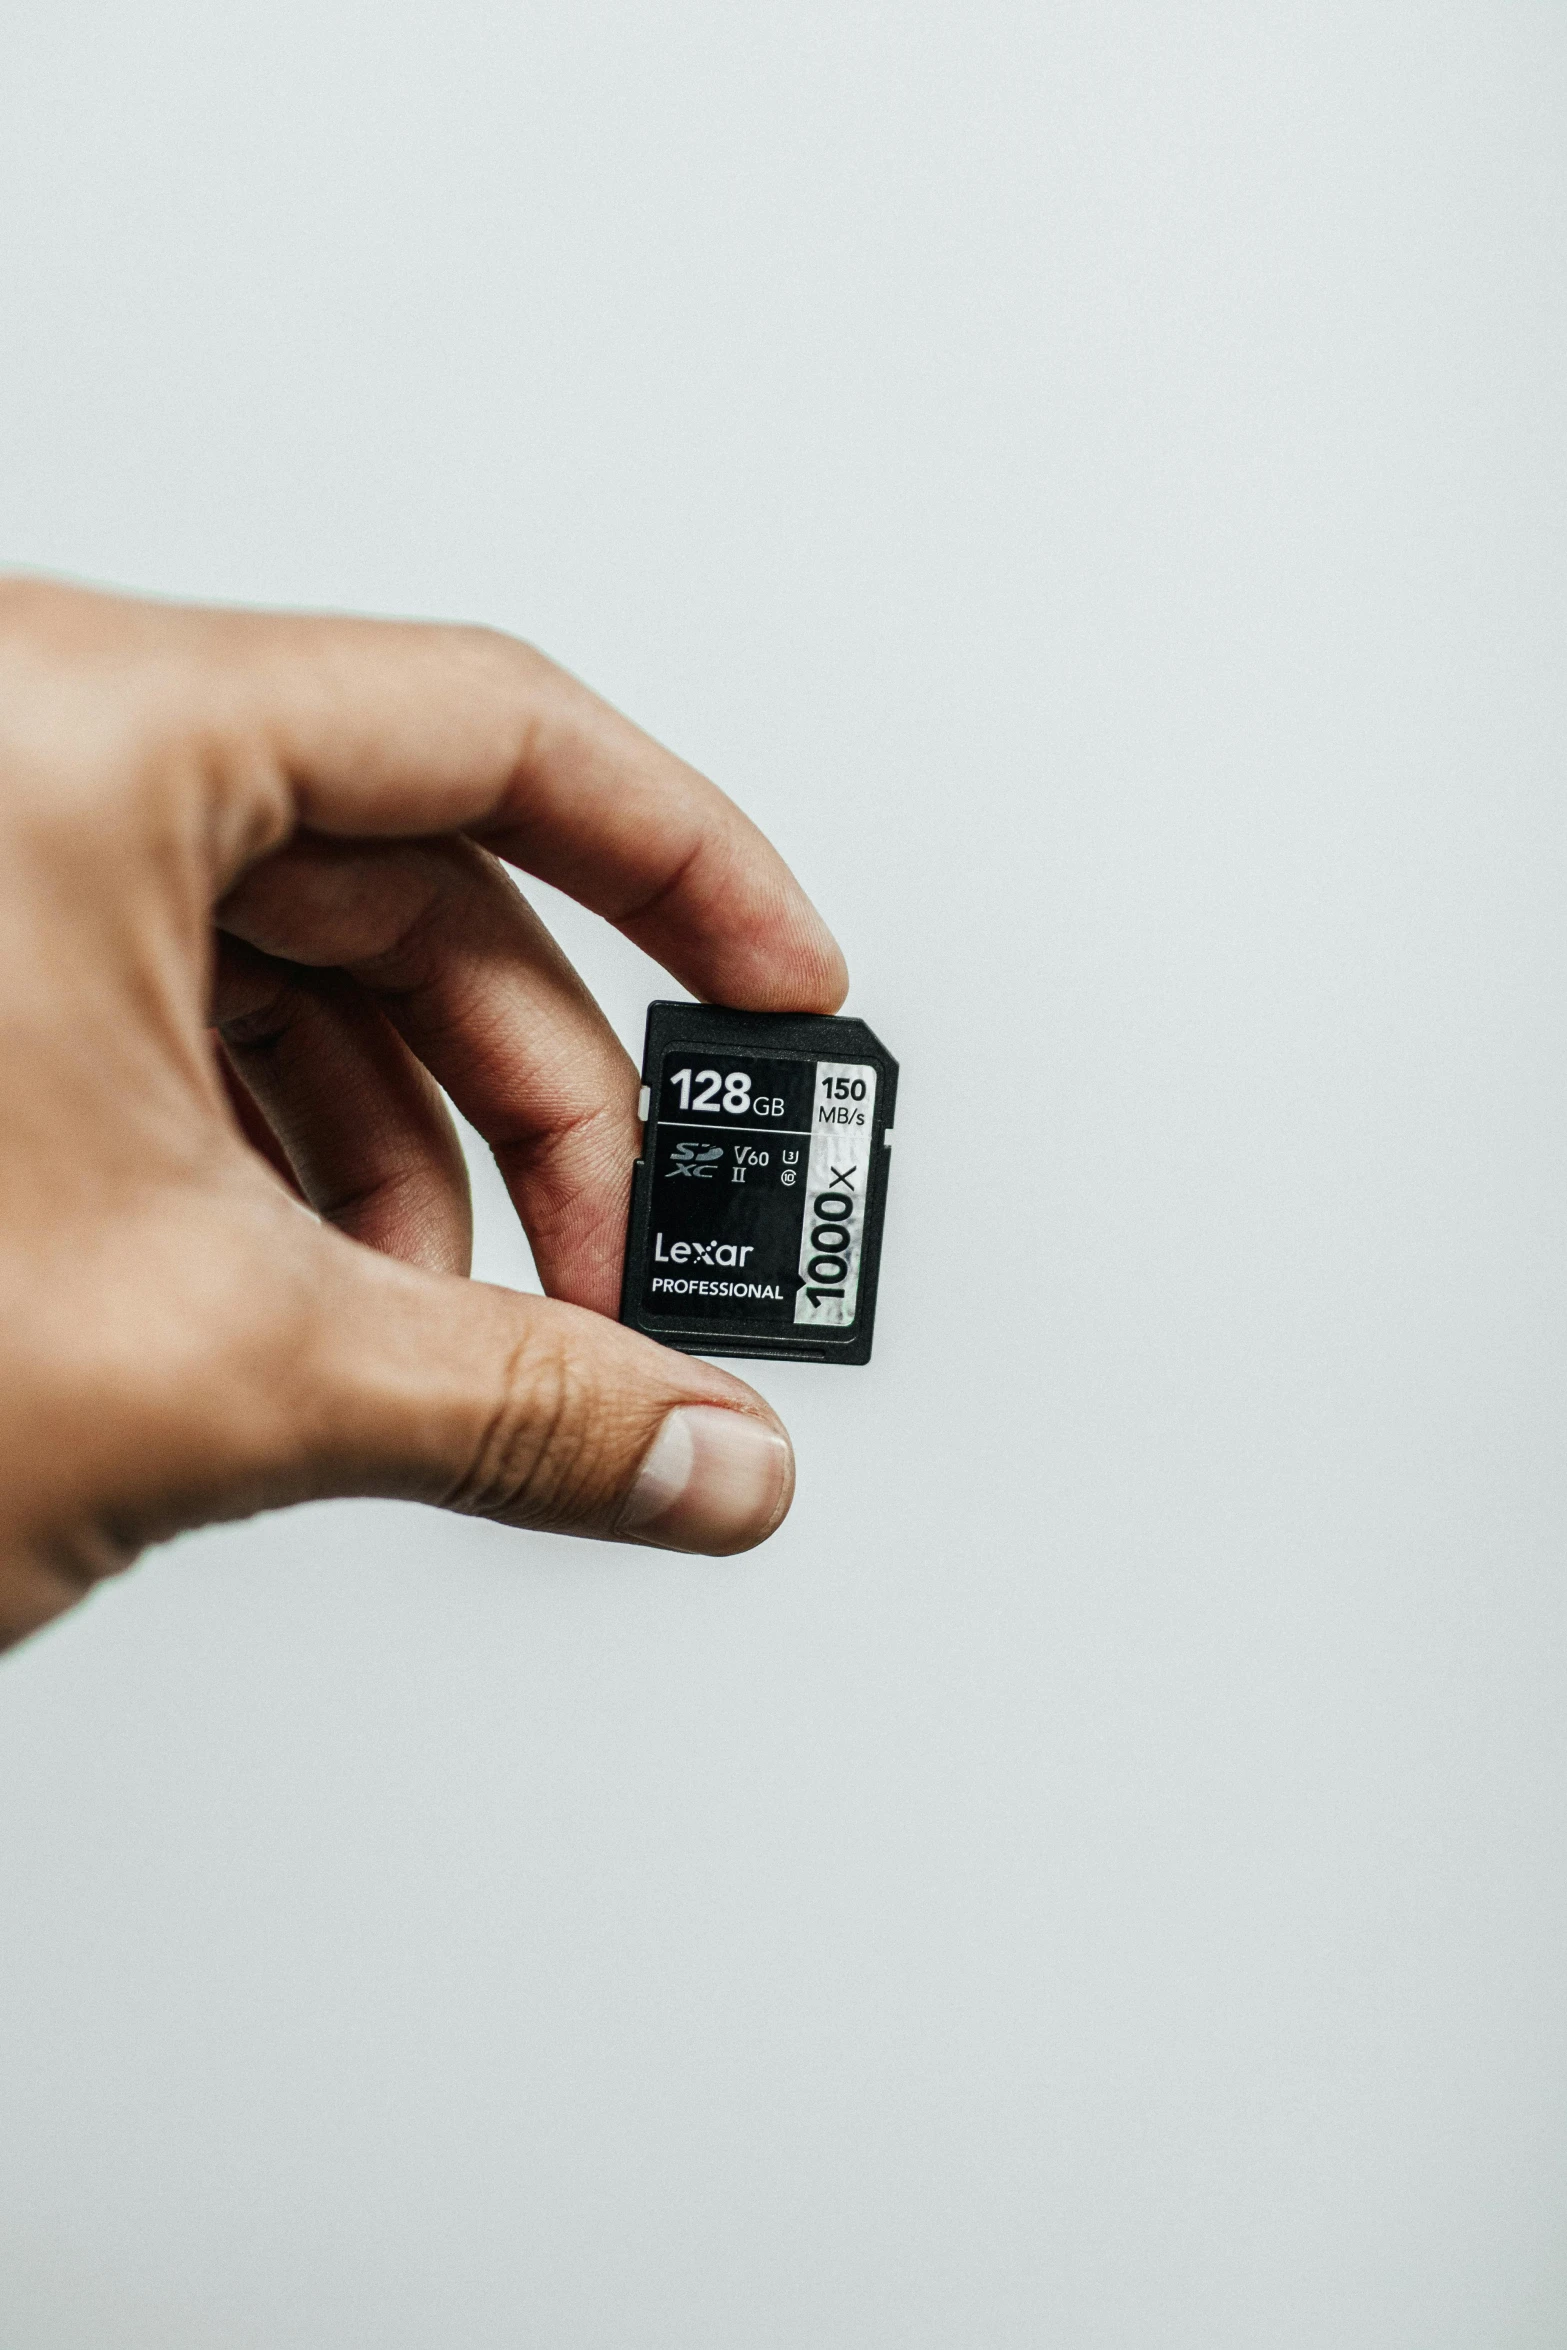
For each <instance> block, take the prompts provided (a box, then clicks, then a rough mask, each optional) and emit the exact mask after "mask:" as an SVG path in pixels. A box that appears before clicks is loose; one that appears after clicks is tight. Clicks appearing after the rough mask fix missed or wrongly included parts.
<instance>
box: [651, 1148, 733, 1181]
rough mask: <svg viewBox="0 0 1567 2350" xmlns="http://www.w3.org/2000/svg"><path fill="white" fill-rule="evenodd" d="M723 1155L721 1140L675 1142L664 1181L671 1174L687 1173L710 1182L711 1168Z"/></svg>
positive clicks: (699, 1179) (667, 1179)
mask: <svg viewBox="0 0 1567 2350" xmlns="http://www.w3.org/2000/svg"><path fill="white" fill-rule="evenodd" d="M723 1155H724V1146H723V1144H722V1143H721V1142H677V1143H676V1145H675V1148H674V1155H673V1162H672V1164H671V1165H670V1166H669V1167H668V1168H667V1169H666V1170H665V1174H664V1181H665V1182H666V1183H667V1182H668V1181H669V1179H670V1176H672V1175H689V1176H691V1177H692V1178H693V1179H694V1180H697V1181H701V1182H711V1180H712V1175H713V1169H714V1167H715V1166H716V1165H717V1163H718V1161H719V1160H720V1159H721V1158H722V1157H723Z"/></svg>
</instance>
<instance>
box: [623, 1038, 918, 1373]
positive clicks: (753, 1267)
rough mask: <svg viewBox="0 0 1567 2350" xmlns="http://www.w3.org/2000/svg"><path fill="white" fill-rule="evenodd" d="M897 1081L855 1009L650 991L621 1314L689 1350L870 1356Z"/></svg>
mask: <svg viewBox="0 0 1567 2350" xmlns="http://www.w3.org/2000/svg"><path fill="white" fill-rule="evenodd" d="M897 1090H898V1064H897V1062H896V1061H895V1060H894V1059H893V1057H892V1055H891V1054H890V1053H889V1052H888V1051H887V1049H886V1047H885V1046H884V1045H882V1044H880V1043H878V1041H877V1039H876V1038H875V1037H874V1036H873V1035H872V1034H871V1032H870V1030H869V1029H868V1028H867V1027H866V1025H865V1023H864V1021H863V1020H835V1019H828V1018H826V1017H825V1016H824V1015H822V1014H819V1013H811V1012H726V1011H723V1010H721V1009H719V1008H718V1007H717V1006H715V1005H712V1004H651V1005H649V1007H648V1016H647V1042H646V1044H645V1045H644V1047H643V1054H642V1117H643V1121H644V1124H645V1127H646V1134H645V1137H644V1140H643V1146H642V1156H641V1158H640V1159H639V1160H638V1161H637V1165H636V1172H635V1175H634V1178H633V1181H632V1187H631V1230H630V1234H629V1237H628V1239H627V1243H626V1272H625V1281H624V1285H623V1287H622V1290H621V1297H620V1318H621V1320H622V1321H623V1322H629V1323H630V1324H631V1326H632V1328H633V1329H634V1330H643V1331H645V1332H646V1333H647V1335H648V1336H649V1337H650V1338H659V1339H662V1340H663V1342H664V1344H665V1345H666V1346H676V1347H680V1348H681V1349H683V1351H684V1352H685V1353H687V1354H704V1355H773V1356H777V1355H782V1356H786V1357H800V1358H802V1359H803V1360H804V1361H806V1362H812V1363H866V1362H869V1360H870V1353H871V1323H872V1320H873V1318H874V1316H875V1312H876V1268H877V1263H878V1260H879V1258H880V1255H881V1223H882V1211H883V1208H884V1207H885V1205H886V1198H887V1163H888V1160H889V1158H890V1157H891V1152H890V1150H889V1148H888V1146H889V1144H890V1143H891V1141H892V1113H893V1103H894V1097H895V1096H896V1093H897Z"/></svg>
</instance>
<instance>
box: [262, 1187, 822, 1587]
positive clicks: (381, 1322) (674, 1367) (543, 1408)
mask: <svg viewBox="0 0 1567 2350" xmlns="http://www.w3.org/2000/svg"><path fill="white" fill-rule="evenodd" d="M317 1237H318V1239H319V1241H320V1243H321V1246H322V1250H323V1254H324V1256H325V1258H326V1260H327V1265H329V1267H330V1271H329V1273H328V1272H327V1265H324V1266H323V1268H322V1271H323V1273H326V1274H327V1277H326V1278H325V1279H324V1280H323V1281H322V1282H321V1283H320V1285H319V1289H318V1292H317V1294H318V1297H319V1310H318V1311H317V1312H316V1313H315V1315H314V1316H313V1323H314V1327H313V1331H312V1344H311V1350H310V1351H311V1355H312V1358H313V1359H312V1361H311V1364H310V1372H309V1376H308V1378H307V1379H306V1380H305V1381H304V1382H303V1384H302V1387H301V1391H300V1392H301V1403H302V1406H303V1419H302V1424H301V1427H300V1431H299V1434H300V1438H301V1441H302V1444H303V1446H304V1449H305V1453H306V1456H307V1460H308V1472H307V1474H308V1482H309V1484H310V1486H311V1488H312V1489H313V1490H314V1491H315V1492H316V1493H318V1494H322V1495H326V1494H338V1495H344V1494H386V1495H397V1496H403V1497H406V1498H409V1499H414V1500H420V1501H427V1502H433V1503H435V1504H437V1505H438V1506H439V1507H441V1508H444V1509H452V1510H459V1511H462V1512H464V1513H466V1514H468V1515H472V1516H476V1517H486V1518H493V1519H496V1520H497V1521H499V1522H500V1523H501V1524H503V1525H508V1526H532V1527H540V1528H546V1529H549V1530H552V1531H555V1532H559V1533H571V1534H590V1535H598V1536H601V1537H605V1538H608V1539H610V1540H618V1541H629V1542H640V1543H652V1544H655V1545H658V1546H660V1547H663V1548H666V1549H671V1550H693V1551H706V1552H711V1553H714V1554H719V1555H725V1554H728V1553H730V1552H733V1551H739V1550H749V1549H750V1548H751V1546H752V1545H753V1544H754V1543H758V1542H762V1541H764V1540H765V1539H766V1537H767V1536H768V1535H769V1534H771V1533H772V1531H773V1529H774V1528H775V1527H776V1526H777V1525H778V1524H779V1523H780V1521H781V1520H782V1518H783V1516H784V1514H785V1512H786V1511H787V1509H788V1507H789V1504H790V1501H791V1500H792V1498H793V1493H794V1457H793V1453H792V1451H791V1449H790V1444H789V1438H788V1436H787V1434H786V1433H785V1430H784V1428H783V1426H782V1424H781V1423H780V1422H779V1420H778V1419H777V1417H776V1416H775V1414H774V1413H773V1412H772V1411H771V1409H770V1408H769V1407H768V1405H767V1404H766V1403H764V1402H763V1400H762V1398H761V1397H760V1396H759V1395H757V1394H756V1392H755V1391H754V1389H752V1388H749V1387H747V1386H745V1385H744V1384H743V1383H742V1382H741V1381H740V1380H738V1379H734V1378H731V1377H730V1376H729V1375H728V1374H727V1373H726V1372H723V1371H719V1370H716V1369H714V1367H713V1366H712V1365H711V1364H708V1363H704V1362H700V1361H697V1360H695V1359H693V1358H692V1357H691V1356H689V1355H681V1354H676V1353H673V1352H672V1351H671V1350H669V1349H668V1348H665V1347H661V1346H658V1345H655V1344H654V1343H653V1341H652V1340H650V1339H647V1338H644V1337H641V1336H640V1335H639V1334H638V1333H637V1332H636V1331H633V1330H627V1329H623V1328H622V1327H621V1325H620V1324H619V1323H616V1322H610V1321H606V1320H605V1319H604V1317H603V1316H602V1315H599V1314H593V1313H588V1312H586V1311H585V1310H584V1309H583V1308H581V1307H579V1306H569V1305H563V1304H560V1303H558V1302H556V1301H555V1300H553V1299H550V1298H539V1297H530V1296H524V1295H521V1294H519V1293H518V1292H516V1291H514V1290H507V1289H498V1288H492V1287H490V1286H489V1285H488V1284H486V1283H483V1282H475V1281H467V1280H463V1279H461V1278H459V1277H457V1276H453V1275H442V1274H432V1273H426V1272H422V1271H420V1270H419V1269H418V1268H416V1267H413V1266H409V1265H405V1264H401V1263H399V1262H397V1261H396V1260H394V1259H392V1258H389V1257H383V1256H380V1255H378V1254H376V1253H375V1252H373V1251H371V1250H369V1249H365V1248H361V1247H359V1246H357V1245H356V1244H355V1243H353V1242H352V1241H346V1240H343V1239H342V1238H341V1237H340V1236H339V1235H338V1234H336V1233H333V1232H330V1231H327V1230H324V1229H323V1230H321V1231H320V1232H319V1234H318V1235H317Z"/></svg>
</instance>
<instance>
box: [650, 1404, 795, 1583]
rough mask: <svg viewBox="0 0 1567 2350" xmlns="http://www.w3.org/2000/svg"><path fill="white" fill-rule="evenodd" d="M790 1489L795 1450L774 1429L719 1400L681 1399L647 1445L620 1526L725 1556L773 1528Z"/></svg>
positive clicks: (676, 1546) (674, 1546)
mask: <svg viewBox="0 0 1567 2350" xmlns="http://www.w3.org/2000/svg"><path fill="white" fill-rule="evenodd" d="M793 1492H794V1455H793V1453H792V1452H791V1451H790V1449H789V1439H788V1437H787V1436H785V1435H784V1434H783V1433H782V1432H781V1431H780V1430H779V1429H776V1428H766V1427H764V1426H763V1425H762V1423H761V1421H760V1420H753V1419H752V1418H751V1417H750V1415H749V1413H746V1412H731V1411H725V1410H724V1408H723V1407H722V1405H717V1404H683V1405H681V1407H680V1409H679V1410H678V1411H673V1412H671V1413H670V1414H669V1415H668V1417H667V1418H666V1420H665V1421H664V1424H663V1426H662V1427H661V1428H660V1430H659V1432H658V1434H657V1435H656V1436H655V1437H654V1439H653V1441H652V1443H651V1444H650V1445H649V1446H648V1449H647V1454H646V1457H645V1458H644V1460H643V1463H642V1466H641V1468H640V1469H639V1470H638V1471H637V1478H636V1483H635V1484H634V1485H633V1486H632V1488H631V1495H630V1499H629V1500H628V1501H627V1503H626V1507H625V1512H624V1514H623V1516H622V1518H621V1521H620V1529H619V1530H620V1532H621V1533H622V1534H630V1535H632V1536H634V1537H635V1539H636V1540H637V1541H638V1542H651V1543H657V1544H658V1545H659V1546H660V1548H662V1549H665V1550H704V1551H710V1552H712V1553H714V1554H715V1555H716V1556H719V1557H722V1556H723V1555H724V1554H726V1553H727V1552H729V1551H732V1550H749V1549H750V1547H751V1545H752V1543H753V1542H760V1541H762V1539H763V1538H764V1536H766V1535H768V1534H771V1532H772V1530H773V1528H774V1527H775V1526H776V1525H777V1524H778V1521H779V1520H780V1518H781V1517H782V1516H783V1514H784V1512H785V1510H786V1509H787V1508H788V1507H789V1502H790V1499H791V1497H792V1495H793Z"/></svg>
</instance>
